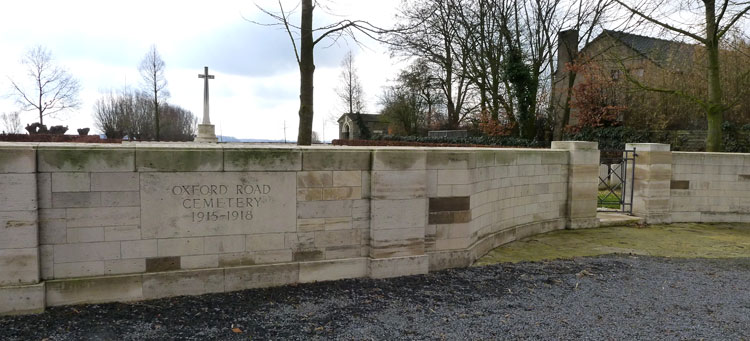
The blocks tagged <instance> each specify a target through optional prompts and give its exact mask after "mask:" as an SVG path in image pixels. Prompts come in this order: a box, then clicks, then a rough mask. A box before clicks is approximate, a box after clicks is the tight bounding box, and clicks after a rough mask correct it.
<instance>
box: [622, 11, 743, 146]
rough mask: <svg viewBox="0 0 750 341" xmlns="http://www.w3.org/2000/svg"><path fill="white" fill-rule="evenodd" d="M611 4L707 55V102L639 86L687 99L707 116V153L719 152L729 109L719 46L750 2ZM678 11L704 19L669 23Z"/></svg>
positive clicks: (639, 21)
mask: <svg viewBox="0 0 750 341" xmlns="http://www.w3.org/2000/svg"><path fill="white" fill-rule="evenodd" d="M614 1H615V2H617V3H618V4H619V5H620V6H622V7H623V8H625V9H626V10H628V11H630V13H632V15H633V17H634V18H636V19H637V20H638V21H637V22H636V23H637V24H646V25H655V26H657V27H659V28H661V29H663V30H665V31H668V32H671V33H673V34H677V35H678V36H680V37H682V38H686V39H692V40H694V41H697V42H698V43H699V44H701V45H702V46H703V48H704V50H705V52H706V62H705V65H706V69H707V72H706V83H707V84H708V96H707V98H698V97H694V96H689V95H687V94H686V93H684V92H682V91H679V90H673V89H657V88H651V87H649V86H647V85H643V84H641V85H642V86H643V87H645V88H649V89H650V90H653V91H659V92H667V93H673V94H675V95H679V96H686V97H688V98H690V99H691V100H693V101H694V102H696V103H697V104H698V105H700V106H701V107H702V108H703V110H704V111H705V112H706V119H707V121H708V136H707V138H706V151H709V152H719V151H722V150H723V141H722V138H721V124H722V123H723V122H724V117H723V115H724V112H725V111H727V110H728V109H729V108H730V107H731V105H729V104H728V103H726V102H725V101H724V98H723V96H724V95H723V88H722V82H721V59H720V58H719V55H720V53H719V51H720V48H719V46H720V45H721V42H722V40H723V39H724V38H725V35H726V34H727V32H729V31H730V30H732V28H733V27H736V25H738V22H739V21H740V20H741V19H743V18H746V17H747V16H748V12H749V11H750V2H748V1H734V0H719V1H717V0H702V1H695V2H693V1H684V2H682V1H681V2H680V3H679V4H678V6H677V7H674V6H673V5H674V4H672V6H670V3H668V2H665V1H662V0H648V1H642V0H639V1H637V2H635V4H633V1H623V0H614ZM678 10H679V11H685V12H691V13H693V14H694V15H695V16H696V17H698V18H703V22H702V23H700V24H698V25H681V24H680V23H679V22H676V21H675V20H672V19H670V16H669V14H670V13H674V11H678ZM626 76H627V73H626ZM628 79H629V80H631V81H633V82H637V80H635V79H633V78H632V77H628Z"/></svg>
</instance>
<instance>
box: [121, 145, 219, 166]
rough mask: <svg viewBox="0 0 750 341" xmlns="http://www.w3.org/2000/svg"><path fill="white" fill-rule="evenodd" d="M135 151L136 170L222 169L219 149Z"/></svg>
mask: <svg viewBox="0 0 750 341" xmlns="http://www.w3.org/2000/svg"><path fill="white" fill-rule="evenodd" d="M136 153H137V154H136V162H137V167H138V170H155V171H163V172H195V171H221V170H223V162H222V161H223V155H222V152H221V150H220V149H205V150H201V149H196V150H185V149H177V150H168V149H163V150H138V151H137V152H136Z"/></svg>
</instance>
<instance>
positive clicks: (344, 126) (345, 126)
mask: <svg viewBox="0 0 750 341" xmlns="http://www.w3.org/2000/svg"><path fill="white" fill-rule="evenodd" d="M360 119H361V120H362V123H363V124H364V125H365V127H367V129H368V130H369V131H370V133H371V134H374V135H378V134H385V133H387V132H388V122H385V121H384V120H382V119H381V116H380V115H375V114H359V113H347V114H343V115H341V117H340V118H339V119H338V123H339V139H341V140H357V139H359V138H360V137H361V136H362V128H361V126H360V123H358V120H360Z"/></svg>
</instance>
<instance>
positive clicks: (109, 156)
mask: <svg viewBox="0 0 750 341" xmlns="http://www.w3.org/2000/svg"><path fill="white" fill-rule="evenodd" d="M38 153H39V158H40V160H41V162H40V164H46V166H48V167H50V168H54V169H50V170H66V171H87V170H90V168H91V167H92V166H94V165H97V167H99V166H98V164H102V165H104V166H105V167H109V168H115V169H119V168H122V167H124V166H127V162H128V160H129V159H132V155H133V150H117V149H46V150H45V149H42V150H39V152H38Z"/></svg>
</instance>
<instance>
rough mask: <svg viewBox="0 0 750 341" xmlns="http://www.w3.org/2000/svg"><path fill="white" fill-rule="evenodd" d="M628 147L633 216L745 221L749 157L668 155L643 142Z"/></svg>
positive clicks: (749, 210)
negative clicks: (632, 163) (633, 157)
mask: <svg viewBox="0 0 750 341" xmlns="http://www.w3.org/2000/svg"><path fill="white" fill-rule="evenodd" d="M633 147H635V148H636V153H637V154H638V157H637V163H636V169H635V183H634V185H635V188H634V191H633V192H634V194H635V198H634V203H633V213H634V214H636V215H638V216H641V217H644V218H645V219H646V222H648V223H671V222H705V223H714V222H750V154H733V153H695V152H672V151H670V146H669V145H667V144H648V143H638V144H628V147H627V148H628V149H631V148H633Z"/></svg>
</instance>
